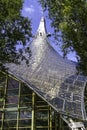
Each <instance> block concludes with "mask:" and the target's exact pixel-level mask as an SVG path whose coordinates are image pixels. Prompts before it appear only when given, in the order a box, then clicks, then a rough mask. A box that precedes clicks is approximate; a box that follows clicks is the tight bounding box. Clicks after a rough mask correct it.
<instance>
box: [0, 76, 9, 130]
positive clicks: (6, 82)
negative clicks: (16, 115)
mask: <svg viewBox="0 0 87 130" xmlns="http://www.w3.org/2000/svg"><path fill="white" fill-rule="evenodd" d="M7 84H8V75H7V74H6V81H5V89H4V101H3V110H2V112H3V113H2V125H1V130H3V126H4V115H5V100H6V91H7V86H8V85H7Z"/></svg>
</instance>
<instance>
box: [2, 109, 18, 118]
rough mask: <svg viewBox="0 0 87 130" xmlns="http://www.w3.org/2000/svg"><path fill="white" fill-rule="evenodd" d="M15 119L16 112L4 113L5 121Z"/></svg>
mask: <svg viewBox="0 0 87 130" xmlns="http://www.w3.org/2000/svg"><path fill="white" fill-rule="evenodd" d="M8 110H9V109H8ZM11 110H12V109H11ZM16 118H17V111H6V112H5V119H16Z"/></svg>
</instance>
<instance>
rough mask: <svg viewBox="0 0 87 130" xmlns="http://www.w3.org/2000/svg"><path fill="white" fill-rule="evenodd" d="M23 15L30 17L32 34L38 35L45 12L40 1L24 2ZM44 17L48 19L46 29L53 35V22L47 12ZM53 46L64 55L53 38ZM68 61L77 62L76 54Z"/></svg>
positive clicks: (29, 0) (27, 0) (71, 55)
mask: <svg viewBox="0 0 87 130" xmlns="http://www.w3.org/2000/svg"><path fill="white" fill-rule="evenodd" d="M22 14H23V16H25V17H28V18H29V19H30V20H31V23H32V33H33V35H34V34H35V33H36V31H37V28H38V26H39V22H40V19H41V17H42V15H43V11H42V8H41V5H40V4H39V3H38V0H24V7H23V10H22ZM44 17H45V19H46V28H47V32H50V33H52V34H53V28H51V25H50V24H51V21H50V20H49V19H48V18H47V12H46V13H44ZM50 40H51V44H52V45H53V46H54V47H55V48H56V50H58V52H59V53H60V54H61V55H62V53H61V50H60V49H59V47H58V46H56V43H55V40H54V39H53V37H51V39H50ZM67 57H68V59H70V60H73V61H76V58H75V53H73V54H72V53H70V54H69V55H68V56H67Z"/></svg>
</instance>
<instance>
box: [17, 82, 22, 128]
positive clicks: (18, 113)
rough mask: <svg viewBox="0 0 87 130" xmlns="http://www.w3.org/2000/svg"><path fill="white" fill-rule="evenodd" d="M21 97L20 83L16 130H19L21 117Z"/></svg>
mask: <svg viewBox="0 0 87 130" xmlns="http://www.w3.org/2000/svg"><path fill="white" fill-rule="evenodd" d="M20 95H21V82H20V81H19V92H18V112H17V126H16V128H17V129H16V130H18V126H19V117H20Z"/></svg>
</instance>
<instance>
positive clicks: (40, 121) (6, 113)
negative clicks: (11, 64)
mask: <svg viewBox="0 0 87 130" xmlns="http://www.w3.org/2000/svg"><path fill="white" fill-rule="evenodd" d="M66 129H67V130H68V127H67V125H66V124H65V123H64V122H63V120H62V118H60V115H59V114H58V113H57V112H55V111H54V110H53V109H52V107H50V106H49V105H48V104H47V103H46V102H45V101H44V100H43V99H41V98H40V97H39V96H38V95H37V94H36V93H35V92H34V91H32V90H31V89H29V87H28V86H27V85H25V84H24V83H23V82H21V81H20V80H18V79H16V78H15V77H13V76H11V75H7V74H5V73H2V72H0V130H66Z"/></svg>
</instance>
